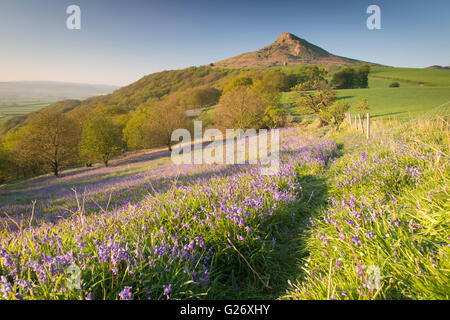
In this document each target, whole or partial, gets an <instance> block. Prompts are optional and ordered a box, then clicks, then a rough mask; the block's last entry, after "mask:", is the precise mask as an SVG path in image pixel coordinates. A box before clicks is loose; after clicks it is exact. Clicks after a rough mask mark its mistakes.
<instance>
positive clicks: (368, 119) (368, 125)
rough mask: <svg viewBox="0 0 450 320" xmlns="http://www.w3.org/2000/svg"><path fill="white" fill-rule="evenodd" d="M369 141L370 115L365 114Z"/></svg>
mask: <svg viewBox="0 0 450 320" xmlns="http://www.w3.org/2000/svg"><path fill="white" fill-rule="evenodd" d="M369 139H370V113H369V112H367V140H369Z"/></svg>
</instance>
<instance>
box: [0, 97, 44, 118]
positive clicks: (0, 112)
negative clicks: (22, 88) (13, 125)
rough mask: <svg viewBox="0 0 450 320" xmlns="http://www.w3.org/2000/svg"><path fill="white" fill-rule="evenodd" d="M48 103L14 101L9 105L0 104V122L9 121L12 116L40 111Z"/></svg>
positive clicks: (8, 103)
mask: <svg viewBox="0 0 450 320" xmlns="http://www.w3.org/2000/svg"><path fill="white" fill-rule="evenodd" d="M49 104H50V102H41V101H38V102H33V101H19V102H17V101H15V102H14V103H10V102H8V101H5V102H0V122H2V121H5V120H7V119H10V118H12V117H14V116H19V115H23V114H27V113H31V112H34V111H37V110H40V109H42V108H44V107H46V106H48V105H49Z"/></svg>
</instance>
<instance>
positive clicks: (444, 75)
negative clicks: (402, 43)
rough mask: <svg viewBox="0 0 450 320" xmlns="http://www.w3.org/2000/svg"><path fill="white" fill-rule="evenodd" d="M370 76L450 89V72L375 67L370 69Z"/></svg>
mask: <svg viewBox="0 0 450 320" xmlns="http://www.w3.org/2000/svg"><path fill="white" fill-rule="evenodd" d="M370 76H371V77H377V78H385V79H388V80H396V81H402V82H411V83H414V84H420V83H423V84H424V85H427V86H437V87H450V70H436V69H418V68H394V67H380V66H376V67H373V68H372V69H371V72H370Z"/></svg>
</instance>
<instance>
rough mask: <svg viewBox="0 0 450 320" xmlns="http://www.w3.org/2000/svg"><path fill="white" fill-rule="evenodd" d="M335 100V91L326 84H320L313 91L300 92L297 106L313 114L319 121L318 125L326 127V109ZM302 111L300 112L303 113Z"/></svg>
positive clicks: (327, 118)
mask: <svg viewBox="0 0 450 320" xmlns="http://www.w3.org/2000/svg"><path fill="white" fill-rule="evenodd" d="M335 100H336V91H335V90H334V88H333V87H331V86H329V85H328V84H321V85H320V88H319V89H318V90H316V91H315V92H313V91H303V92H301V95H300V98H299V100H298V101H297V105H298V107H299V108H300V109H303V110H309V111H310V112H312V113H315V114H316V115H317V116H318V117H319V119H320V125H321V126H323V125H327V124H328V123H329V122H330V117H329V113H328V108H329V107H330V106H331V105H332V104H333V103H334V101H335ZM303 110H302V111H303Z"/></svg>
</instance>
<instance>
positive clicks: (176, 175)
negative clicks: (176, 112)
mask: <svg viewBox="0 0 450 320" xmlns="http://www.w3.org/2000/svg"><path fill="white" fill-rule="evenodd" d="M441 126H442V123H440V122H437V123H434V122H429V123H420V128H421V129H420V130H418V129H417V128H418V127H419V126H408V127H405V128H404V130H397V131H392V132H390V134H392V135H388V136H389V141H386V140H384V139H380V140H379V139H373V140H372V141H370V142H367V141H365V139H364V138H363V137H361V136H358V134H355V133H354V132H351V131H346V132H345V131H344V132H341V133H339V134H336V133H333V132H332V131H327V129H326V128H325V129H321V130H320V131H319V132H313V131H309V130H308V129H307V128H290V129H285V130H283V131H282V134H281V139H282V141H281V146H282V150H281V166H280V172H279V174H277V175H274V176H262V175H261V173H260V171H259V170H260V166H259V165H235V166H223V165H182V166H176V165H173V164H172V163H171V162H170V160H169V155H168V153H167V152H166V151H164V152H163V153H158V151H156V150H155V152H154V153H148V154H133V155H129V156H128V157H125V158H122V159H117V160H116V161H115V162H114V163H112V165H111V167H110V168H97V167H95V168H90V169H89V168H83V169H81V168H80V169H75V170H73V171H67V172H66V173H65V175H64V176H62V177H60V178H56V177H50V176H41V177H36V178H33V179H27V180H24V181H16V182H15V183H11V184H8V185H6V186H4V187H3V189H0V207H1V212H2V216H1V217H0V222H1V224H0V225H1V228H2V229H0V250H1V251H0V252H1V254H2V258H3V259H2V260H1V261H0V271H1V272H2V274H6V275H7V276H4V277H2V280H1V285H2V293H3V295H2V298H4V299H21V298H25V299H36V298H37V299H85V298H87V297H89V298H90V299H149V298H151V299H163V300H166V299H183V298H185V299H187V298H189V299H205V298H209V299H243V298H245V299H252V298H259V299H264V298H272V299H273V298H287V299H311V298H312V299H448V298H449V293H448V290H446V288H447V286H446V284H448V282H449V281H450V278H449V274H448V272H447V271H448V270H449V263H448V261H449V260H448V259H447V258H446V257H447V256H448V254H449V250H448V248H449V239H448V237H447V234H446V230H448V221H449V217H448V212H449V210H448V209H449V202H448V197H446V190H445V186H447V185H448V182H449V181H448V177H449V175H448V173H449V172H448V162H447V161H446V160H445V159H442V160H441V162H439V161H436V152H437V153H439V152H442V153H443V154H448V146H447V145H446V143H447V142H446V139H445V133H444V132H443V131H442V130H441ZM387 130H390V128H389V127H385V128H384V130H383V132H384V131H387ZM411 132H414V133H415V134H414V136H411V134H410V133H411ZM405 133H406V134H405ZM417 139H418V140H417ZM436 150H437V151H436ZM439 150H440V151H439ZM430 194H433V196H432V197H430V196H429V195H430ZM32 200H37V202H36V204H35V205H33V203H32ZM6 214H8V215H9V217H7V216H6ZM12 220H14V221H15V223H13V222H12ZM17 229H19V230H20V232H17V231H18V230H17ZM17 265H20V268H17V267H16V266H17ZM71 265H75V266H77V267H79V268H80V271H81V273H80V276H81V280H82V281H81V283H82V286H81V289H79V290H75V289H70V288H68V287H67V286H66V283H67V281H68V280H67V279H68V278H69V276H70V274H69V273H68V271H67V270H68V269H67V268H68V267H69V266H71ZM375 271H376V272H377V273H375ZM330 275H331V276H330ZM374 275H375V276H376V277H374ZM286 290H288V294H286Z"/></svg>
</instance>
